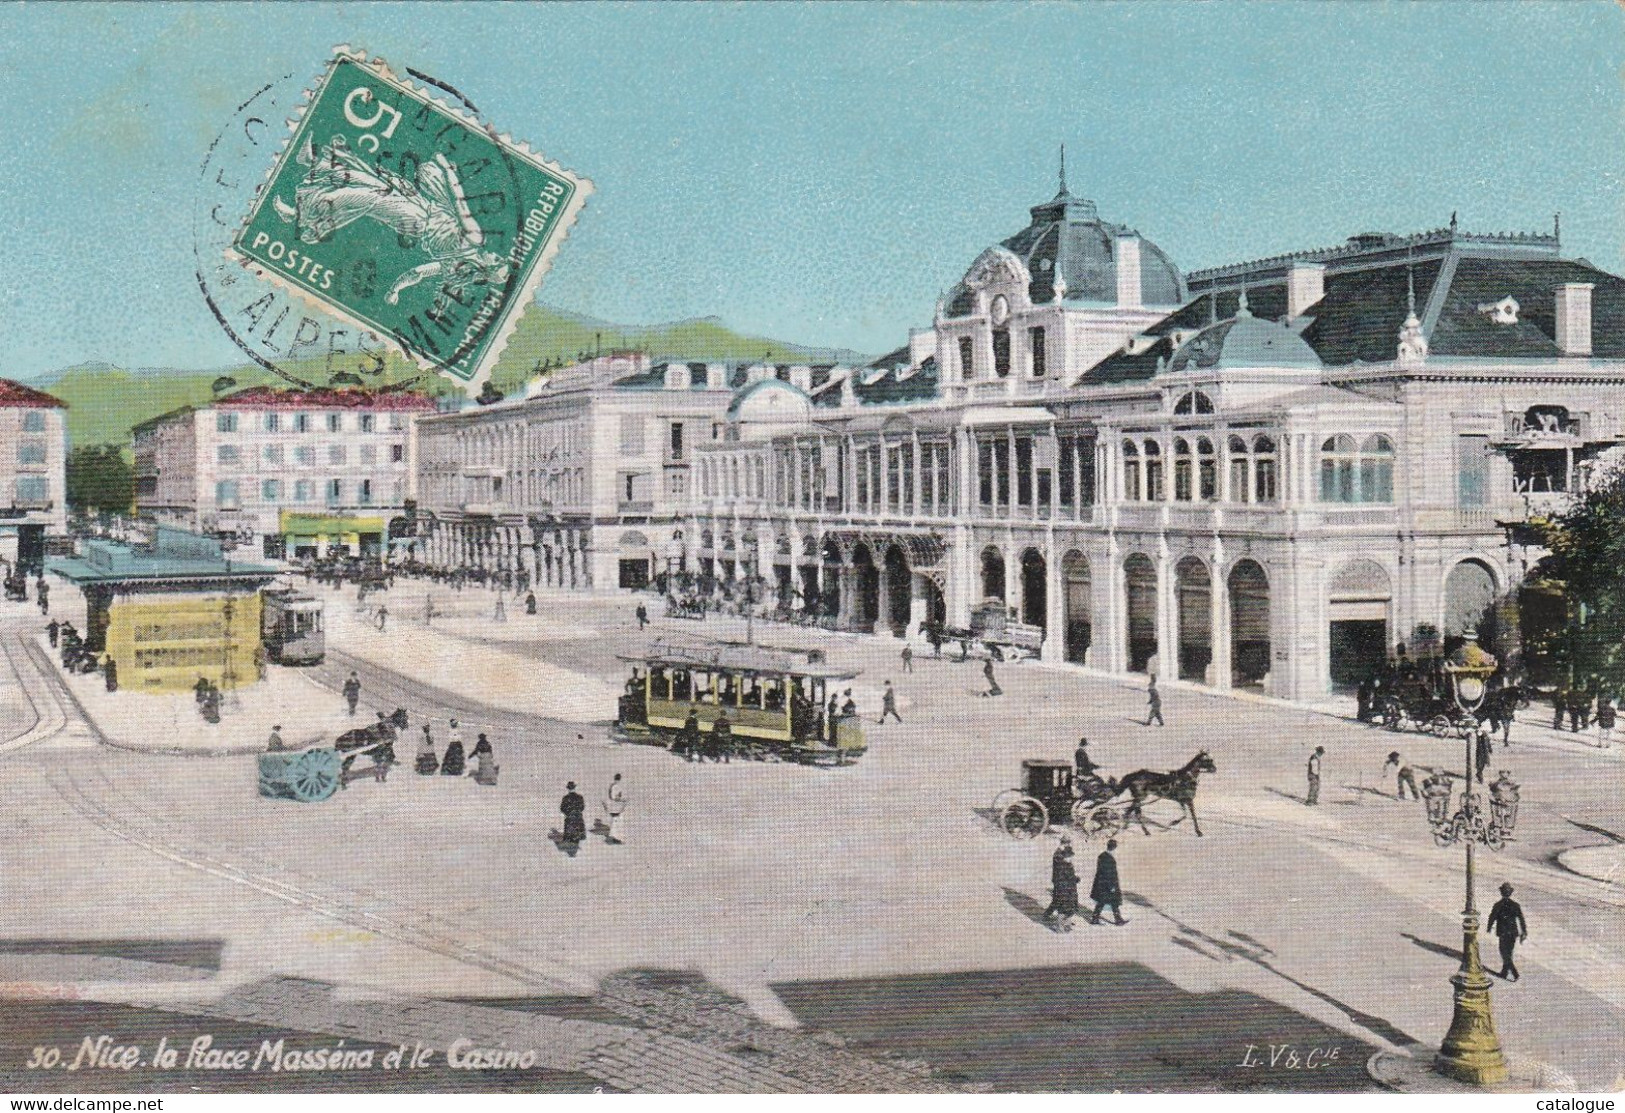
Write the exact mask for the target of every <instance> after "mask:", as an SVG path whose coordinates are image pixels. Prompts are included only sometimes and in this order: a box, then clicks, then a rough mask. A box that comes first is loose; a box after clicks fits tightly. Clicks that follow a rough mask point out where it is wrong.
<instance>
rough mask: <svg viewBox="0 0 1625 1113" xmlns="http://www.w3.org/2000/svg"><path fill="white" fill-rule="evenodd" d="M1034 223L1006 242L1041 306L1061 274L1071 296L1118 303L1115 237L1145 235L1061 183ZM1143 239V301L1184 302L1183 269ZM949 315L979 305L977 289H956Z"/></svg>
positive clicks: (1039, 208)
mask: <svg viewBox="0 0 1625 1113" xmlns="http://www.w3.org/2000/svg"><path fill="white" fill-rule="evenodd" d="M1028 211H1029V213H1030V214H1031V216H1032V222H1031V223H1030V224H1028V225H1027V227H1026V228H1024V229H1022V230H1021V231H1020V232H1017V233H1016V234H1015V235H1013V236H1011V237H1010V238H1009V239H1007V240H1004V241H1002V244H1001V246H1003V247H1004V248H1005V249H1007V250H1009V251H1010V252H1012V253H1013V254H1014V255H1015V256H1016V257H1017V258H1019V259H1020V260H1021V261H1022V263H1023V264H1024V265H1025V266H1026V268H1027V273H1028V274H1030V275H1031V276H1032V281H1031V282H1030V283H1029V285H1028V294H1029V296H1030V297H1031V298H1032V300H1033V302H1034V303H1035V304H1039V303H1044V302H1049V301H1053V300H1054V299H1055V276H1056V274H1057V273H1059V274H1060V275H1061V277H1062V278H1063V279H1064V280H1065V283H1066V293H1065V300H1066V301H1069V302H1073V301H1097V302H1113V303H1115V302H1116V301H1117V263H1116V259H1115V254H1116V252H1115V247H1116V244H1115V241H1116V240H1117V238H1118V237H1119V236H1124V235H1131V236H1138V235H1139V234H1138V233H1137V232H1135V231H1133V230H1132V229H1130V228H1128V227H1127V226H1125V225H1122V224H1110V223H1107V222H1106V221H1103V220H1101V219H1100V214H1099V212H1098V211H1097V210H1096V209H1095V203H1094V202H1093V201H1088V200H1084V199H1083V198H1078V197H1073V196H1072V194H1071V193H1069V192H1068V191H1067V188H1066V182H1065V181H1064V180H1063V181H1062V182H1061V189H1060V192H1059V193H1057V194H1056V195H1055V197H1054V199H1052V200H1050V201H1048V202H1046V203H1045V204H1042V205H1034V206H1033V207H1032V208H1031V209H1030V210H1028ZM1139 238H1140V301H1141V304H1143V305H1179V304H1181V303H1182V302H1183V301H1184V291H1185V285H1184V282H1183V280H1182V279H1181V277H1180V274H1179V268H1178V267H1176V266H1174V264H1173V261H1172V260H1171V259H1169V258H1168V256H1167V254H1166V253H1165V252H1164V251H1163V250H1162V248H1160V247H1158V246H1157V245H1156V244H1154V243H1152V242H1151V241H1150V240H1148V239H1145V238H1144V237H1139ZM949 302H950V306H949V313H950V315H952V316H962V315H964V314H966V313H969V312H971V311H972V310H973V309H974V307H975V304H976V302H975V298H974V294H973V292H972V291H971V290H970V289H968V288H967V287H966V286H965V285H964V284H960V285H959V286H957V287H955V288H954V291H953V293H952V295H951V296H950V298H949Z"/></svg>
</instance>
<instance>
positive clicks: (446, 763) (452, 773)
mask: <svg viewBox="0 0 1625 1113" xmlns="http://www.w3.org/2000/svg"><path fill="white" fill-rule="evenodd" d="M466 760H467V759H466V758H464V756H463V732H462V730H460V729H459V728H458V726H457V720H456V719H453V720H452V721H451V741H450V742H447V743H446V756H445V757H443V758H441V759H440V774H441V776H444V777H461V776H462V775H463V765H464V764H465V762H466Z"/></svg>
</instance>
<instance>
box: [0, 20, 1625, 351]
mask: <svg viewBox="0 0 1625 1113" xmlns="http://www.w3.org/2000/svg"><path fill="white" fill-rule="evenodd" d="M1622 20H1625V16H1622V14H1621V12H1620V10H1619V9H1618V8H1617V7H1616V6H1615V5H1612V4H1609V3H1606V2H1602V0H1597V2H1591V0H1579V2H1571V3H1557V4H1542V3H1527V4H1511V3H1502V2H1491V3H1484V4H1479V3H1462V4H1455V3H1443V2H1440V3H1427V4H1397V3H1380V2H1371V3H1354V2H1352V0H1349V2H1341V3H1335V2H1324V3H1309V4H1302V5H1298V4H1252V3H1241V2H1229V3H1222V4H1221V3H1210V4H1198V3H1185V2H1170V3H1157V2H1152V3H1140V4H1063V3H990V4H964V5H959V4H914V5H891V4H881V3H875V4H847V5H836V4H822V5H807V6H800V5H795V4H773V5H729V4H717V5H701V4H633V5H614V4H579V5H577V4H554V5H546V6H535V7H514V6H484V5H461V4H442V5H436V6H429V5H407V6H393V5H324V4H315V3H308V4H297V5H292V4H290V5H237V6H220V7H212V6H187V7H182V6H179V5H174V6H171V5H167V4H146V5H120V6H110V7H95V6H90V5H79V4H76V5H54V6H53V5H40V6H35V5H26V6H25V5H14V6H8V7H5V8H0V69H3V72H4V73H5V74H6V75H7V81H6V97H5V100H4V102H3V107H0V114H3V115H0V118H3V120H4V125H5V126H4V134H5V135H6V137H7V140H8V143H9V146H10V149H9V151H8V152H7V155H8V157H7V158H6V159H5V161H4V163H3V165H0V206H3V210H0V261H3V262H0V345H3V346H0V374H4V375H8V376H16V377H28V376H30V375H33V374H37V373H39V372H41V371H45V370H49V369H52V368H56V367H61V366H65V365H68V364H72V363H76V362H80V361H84V360H90V359H104V360H109V361H112V362H116V363H120V364H123V365H125V366H180V367H217V366H224V365H230V364H234V363H236V362H238V359H237V356H236V352H235V349H234V348H233V347H232V346H231V345H230V343H229V342H228V341H227V340H226V339H225V337H224V336H223V335H222V334H221V333H220V331H219V329H218V327H217V326H216V325H215V324H214V322H213V321H212V320H211V319H210V317H209V315H208V313H207V310H206V308H205V307H204V304H203V302H202V299H201V297H200V295H199V294H198V291H197V288H196V286H195V283H194V281H193V277H192V258H191V235H190V224H189V221H190V213H191V210H192V206H193V204H194V200H195V197H196V195H197V190H198V188H199V186H198V168H199V166H200V165H201V162H202V159H203V156H204V152H205V148H206V147H207V144H208V142H209V140H210V139H211V138H212V137H213V136H214V135H216V134H217V133H218V132H219V131H220V130H221V128H222V127H223V126H224V125H225V123H226V122H227V121H228V120H229V119H230V117H231V115H232V112H233V110H234V109H235V107H236V106H237V104H238V103H239V102H240V101H241V100H242V99H244V98H245V97H246V96H248V95H249V94H250V93H252V92H253V91H254V90H255V89H257V88H258V87H259V86H260V85H261V84H263V83H264V82H266V81H270V80H274V79H276V78H279V77H281V76H283V75H284V74H288V73H295V74H299V75H300V76H301V79H302V80H304V79H306V78H314V76H315V75H316V73H317V72H318V71H319V70H320V68H321V66H322V65H323V63H324V62H325V60H326V59H327V57H328V56H329V55H330V52H331V48H332V47H333V46H334V45H335V44H337V43H341V42H349V43H352V44H354V45H357V46H362V47H365V48H366V49H368V50H370V51H372V52H374V53H377V54H381V55H383V56H384V57H385V58H387V59H389V60H390V61H391V62H393V63H396V64H397V65H401V66H405V65H410V66H412V67H413V68H415V69H418V70H420V71H423V72H425V73H428V74H431V75H433V76H435V77H437V78H440V79H442V80H444V81H446V82H448V83H450V84H452V85H454V86H456V87H457V88H459V89H461V90H462V91H463V92H464V93H465V94H466V95H467V96H468V97H470V98H471V99H472V100H473V101H474V102H475V103H476V104H477V105H479V107H480V109H481V110H482V112H483V113H484V114H485V115H486V117H487V118H488V119H489V120H491V121H492V122H494V123H495V124H496V125H497V127H498V128H499V129H501V130H504V131H507V132H510V133H511V134H513V135H515V136H518V137H521V138H523V139H526V140H528V141H529V142H530V143H531V144H532V145H533V146H534V147H536V148H537V149H538V150H540V151H542V152H544V153H545V154H547V155H548V156H549V157H551V158H553V159H556V160H557V161H559V162H562V163H563V164H564V165H566V166H569V167H572V168H574V169H576V170H578V171H580V172H582V173H584V174H586V175H587V176H589V177H591V178H592V179H593V180H594V181H595V183H596V185H597V190H598V191H597V193H596V195H595V196H594V197H593V198H592V199H591V200H590V201H589V203H588V207H587V210H586V212H585V213H584V214H583V216H582V219H581V221H580V222H579V224H578V225H577V227H576V230H575V232H574V234H573V235H572V237H571V239H570V241H569V242H568V243H567V244H566V245H565V247H564V249H563V251H562V252H561V254H560V255H559V257H558V259H557V262H556V263H555V265H554V267H553V270H552V272H551V274H550V275H549V276H548V278H547V279H546V281H545V282H544V284H543V287H542V294H541V296H542V298H543V299H544V300H546V301H548V302H549V303H551V304H555V305H560V306H563V307H566V308H570V309H573V310H576V311H579V312H583V313H588V314H592V315H594V316H598V317H603V318H607V319H610V320H615V321H621V322H626V323H650V322H655V321H662V320H671V319H675V318H682V317H691V316H702V315H708V314H716V315H719V316H721V317H723V318H724V319H725V320H727V321H728V323H729V324H731V325H733V326H734V327H736V328H739V329H741V330H744V331H749V332H755V333H759V334H765V335H771V336H774V337H778V338H781V339H786V340H795V341H801V342H805V343H817V344H824V345H830V346H842V347H850V348H856V349H859V350H863V351H871V352H877V353H878V352H880V351H884V350H886V349H887V348H889V347H892V346H895V345H896V344H897V343H900V342H901V340H902V338H903V337H904V335H905V331H906V329H907V328H908V327H909V326H918V325H924V324H928V323H929V319H930V315H931V310H932V306H933V303H934V302H935V299H936V297H937V295H938V293H939V292H940V291H942V290H943V289H945V288H947V287H948V286H950V285H951V284H952V283H953V282H954V281H955V280H956V279H957V277H958V276H959V274H960V273H961V272H962V271H963V270H964V268H965V267H966V266H967V265H968V264H969V263H970V261H971V260H972V259H973V258H974V257H975V255H976V254H977V253H978V252H979V251H980V250H981V249H982V248H983V247H985V246H986V245H988V244H989V243H992V242H995V241H996V240H999V239H1002V238H1004V237H1006V236H1009V235H1011V234H1012V233H1014V232H1015V231H1017V230H1019V229H1020V228H1021V227H1022V226H1023V225H1024V224H1025V222H1026V209H1027V207H1028V206H1029V205H1032V204H1035V203H1037V202H1039V201H1042V200H1045V199H1047V198H1048V197H1049V196H1050V195H1051V194H1052V193H1053V192H1054V189H1055V161H1056V148H1057V146H1058V144H1060V143H1061V142H1063V141H1064V142H1065V143H1066V144H1067V147H1068V163H1069V177H1070V180H1071V185H1072V190H1073V192H1074V193H1076V194H1079V195H1082V196H1087V197H1092V198H1094V199H1095V200H1096V201H1097V202H1098V203H1099V206H1100V211H1101V214H1102V216H1103V217H1105V218H1106V219H1109V220H1113V221H1119V222H1122V223H1126V224H1130V225H1133V226H1135V227H1137V228H1138V229H1139V230H1140V231H1141V232H1142V233H1143V234H1144V235H1146V236H1148V237H1149V238H1151V239H1152V240H1154V241H1155V242H1157V243H1158V244H1159V245H1161V246H1162V247H1163V248H1164V249H1165V250H1166V251H1168V252H1169V254H1170V255H1171V256H1172V257H1173V259H1174V260H1175V262H1176V263H1177V264H1179V265H1180V266H1181V267H1182V268H1184V269H1195V268H1198V267H1203V266H1210V265H1214V264H1218V263H1223V262H1229V261H1233V260H1236V259H1239V258H1248V257H1254V256H1260V255H1269V254H1274V253H1277V252H1280V251H1287V250H1293V249H1298V248H1305V247H1313V246H1321V245H1327V244H1332V243H1336V242H1339V241H1341V240H1342V239H1343V238H1344V237H1346V236H1347V235H1350V234H1352V233H1355V232H1359V231H1366V230H1391V231H1414V230H1419V229H1422V228H1431V227H1437V226H1440V225H1442V224H1444V223H1445V222H1446V221H1447V220H1448V219H1449V216H1450V213H1451V211H1452V210H1457V211H1459V213H1460V219H1461V224H1462V226H1463V227H1464V228H1466V229H1469V230H1475V231H1477V230H1486V231H1495V230H1528V229H1535V228H1539V229H1548V228H1550V226H1551V220H1552V213H1553V212H1554V211H1557V210H1561V211H1562V213H1563V237H1564V249H1565V253H1566V254H1570V255H1580V256H1585V257H1587V258H1589V259H1591V260H1592V261H1593V262H1595V263H1597V264H1599V265H1601V266H1603V267H1604V268H1606V269H1609V270H1614V271H1620V270H1625V241H1622V232H1625V228H1622V220H1621V212H1622V210H1621V200H1622V198H1621V181H1620V176H1621V167H1622V166H1625V159H1622V157H1621V156H1622V155H1625V139H1622V129H1621V118H1622V108H1625V94H1622V89H1621V76H1620V73H1621V63H1622V61H1625V50H1622V44H1625V36H1622V34H1621V32H1622V29H1625V24H1622Z"/></svg>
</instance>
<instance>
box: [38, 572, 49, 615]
mask: <svg viewBox="0 0 1625 1113" xmlns="http://www.w3.org/2000/svg"><path fill="white" fill-rule="evenodd" d="M34 595H35V597H36V598H37V599H38V600H39V613H40V614H50V613H51V602H50V600H51V589H50V588H48V587H46V586H45V577H44V576H41V577H40V578H39V579H37V580H35V581H34Z"/></svg>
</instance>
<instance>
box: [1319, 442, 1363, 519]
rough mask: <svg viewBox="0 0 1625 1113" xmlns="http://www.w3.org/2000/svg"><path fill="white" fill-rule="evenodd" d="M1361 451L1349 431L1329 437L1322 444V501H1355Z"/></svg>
mask: <svg viewBox="0 0 1625 1113" xmlns="http://www.w3.org/2000/svg"><path fill="white" fill-rule="evenodd" d="M1358 461H1359V451H1358V449H1357V448H1356V447H1355V444H1354V438H1353V437H1351V436H1349V435H1348V434H1347V433H1339V434H1337V436H1335V437H1327V438H1326V440H1325V442H1324V443H1323V444H1322V445H1321V446H1320V501H1321V502H1353V501H1355V488H1354V471H1355V466H1356V464H1357V463H1358Z"/></svg>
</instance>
